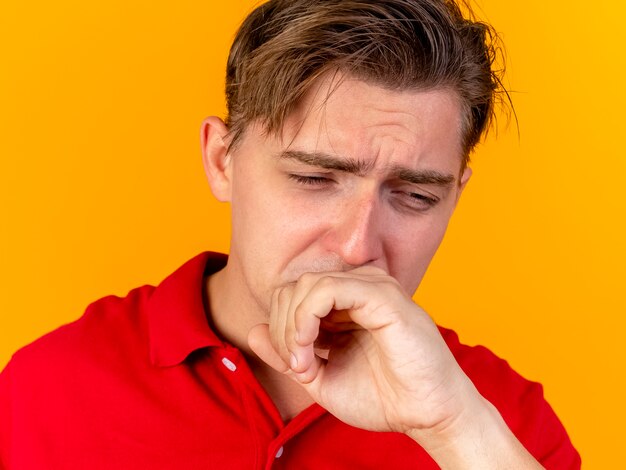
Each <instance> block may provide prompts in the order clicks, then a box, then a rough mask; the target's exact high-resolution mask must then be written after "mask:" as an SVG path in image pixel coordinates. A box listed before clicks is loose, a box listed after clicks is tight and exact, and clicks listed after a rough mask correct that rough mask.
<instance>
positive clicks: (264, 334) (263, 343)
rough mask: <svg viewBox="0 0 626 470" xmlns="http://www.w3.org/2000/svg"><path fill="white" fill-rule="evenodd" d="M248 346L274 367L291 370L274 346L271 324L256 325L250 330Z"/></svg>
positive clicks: (284, 371) (286, 370) (281, 370)
mask: <svg viewBox="0 0 626 470" xmlns="http://www.w3.org/2000/svg"><path fill="white" fill-rule="evenodd" d="M248 346H250V349H252V351H253V352H254V353H255V354H256V355H257V356H258V357H259V359H261V360H262V361H263V362H265V363H266V364H267V365H268V366H270V367H271V368H272V369H274V370H276V371H278V372H281V373H283V374H284V373H287V372H289V366H288V365H287V364H285V362H284V361H283V360H282V358H281V357H280V355H279V354H278V353H277V352H276V349H274V346H272V342H271V340H270V331H269V326H268V325H267V324H265V323H261V324H259V325H256V326H254V327H252V328H251V329H250V331H249V332H248Z"/></svg>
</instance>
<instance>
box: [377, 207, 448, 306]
mask: <svg viewBox="0 0 626 470" xmlns="http://www.w3.org/2000/svg"><path fill="white" fill-rule="evenodd" d="M446 226H447V220H441V219H432V220H429V221H422V223H421V224H416V225H415V226H414V227H411V228H408V227H407V229H406V230H404V231H402V230H398V231H396V232H395V233H396V234H397V235H396V237H395V238H394V239H393V241H392V242H391V243H390V246H389V250H388V257H389V259H388V262H389V270H390V274H391V275H392V276H393V277H395V278H396V279H397V280H398V281H399V282H400V284H401V285H402V286H403V287H404V288H405V290H406V291H407V292H408V293H409V294H412V293H413V292H414V291H415V290H416V289H417V287H418V286H419V284H420V282H421V280H422V278H423V277H424V274H425V273H426V269H427V268H428V265H429V264H430V262H431V260H432V258H433V256H434V255H435V253H436V251H437V249H438V248H439V245H440V244H441V241H442V240H443V236H444V234H445V231H446Z"/></svg>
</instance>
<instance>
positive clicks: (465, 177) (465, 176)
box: [455, 166, 472, 204]
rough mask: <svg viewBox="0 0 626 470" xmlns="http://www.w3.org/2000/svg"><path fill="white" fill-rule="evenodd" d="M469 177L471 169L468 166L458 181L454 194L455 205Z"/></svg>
mask: <svg viewBox="0 0 626 470" xmlns="http://www.w3.org/2000/svg"><path fill="white" fill-rule="evenodd" d="M471 177H472V169H471V168H470V167H469V166H466V167H465V169H464V170H463V173H462V174H461V181H460V184H459V188H458V190H457V193H456V202H455V204H457V203H458V202H459V198H460V197H461V193H463V190H464V189H465V186H466V185H467V182H468V181H469V180H470V178H471Z"/></svg>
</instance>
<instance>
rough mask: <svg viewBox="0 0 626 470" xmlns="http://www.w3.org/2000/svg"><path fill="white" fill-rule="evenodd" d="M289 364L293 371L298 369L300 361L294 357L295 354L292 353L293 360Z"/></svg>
mask: <svg viewBox="0 0 626 470" xmlns="http://www.w3.org/2000/svg"><path fill="white" fill-rule="evenodd" d="M289 363H290V364H291V368H292V369H295V368H296V367H298V359H296V356H295V355H294V353H291V358H290V360H289Z"/></svg>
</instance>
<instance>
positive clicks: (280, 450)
mask: <svg viewBox="0 0 626 470" xmlns="http://www.w3.org/2000/svg"><path fill="white" fill-rule="evenodd" d="M284 450H285V449H283V446H280V449H278V452H276V458H277V459H279V458H280V456H281V455H283V451H284Z"/></svg>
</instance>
